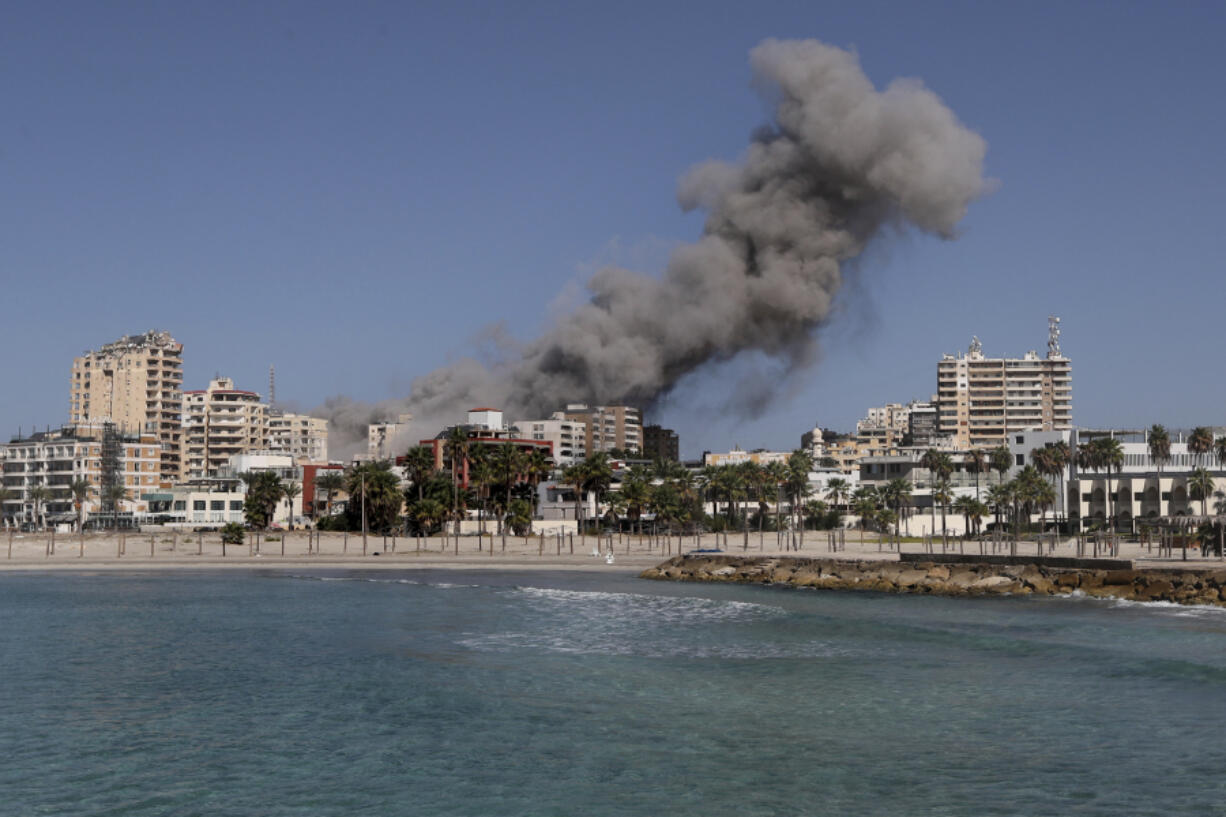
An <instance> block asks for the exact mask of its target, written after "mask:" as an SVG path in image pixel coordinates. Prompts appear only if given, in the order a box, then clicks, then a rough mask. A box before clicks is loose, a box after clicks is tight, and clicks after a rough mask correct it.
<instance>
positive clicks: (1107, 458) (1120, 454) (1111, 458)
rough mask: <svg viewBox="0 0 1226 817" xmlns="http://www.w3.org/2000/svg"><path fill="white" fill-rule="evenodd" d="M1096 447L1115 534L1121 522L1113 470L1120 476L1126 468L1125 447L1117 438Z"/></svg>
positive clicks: (1106, 439)
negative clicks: (1113, 484)
mask: <svg viewBox="0 0 1226 817" xmlns="http://www.w3.org/2000/svg"><path fill="white" fill-rule="evenodd" d="M1210 439H1213V436H1212V435H1210ZM1094 445H1095V446H1097V448H1098V461H1099V462H1100V463H1102V466H1103V468H1105V469H1106V470H1107V494H1108V495H1109V496H1110V498H1111V530H1112V532H1115V531H1116V530H1117V522H1118V521H1119V520H1117V519H1116V515H1115V492H1114V490H1112V487H1111V486H1112V484H1111V470H1112V469H1115V472H1116V475H1117V476H1118V474H1119V472H1120V470H1121V469H1122V468H1123V467H1124V446H1123V445H1121V444H1120V441H1119V440H1117V439H1116V438H1115V437H1102V438H1100V439H1098V440H1095V441H1094Z"/></svg>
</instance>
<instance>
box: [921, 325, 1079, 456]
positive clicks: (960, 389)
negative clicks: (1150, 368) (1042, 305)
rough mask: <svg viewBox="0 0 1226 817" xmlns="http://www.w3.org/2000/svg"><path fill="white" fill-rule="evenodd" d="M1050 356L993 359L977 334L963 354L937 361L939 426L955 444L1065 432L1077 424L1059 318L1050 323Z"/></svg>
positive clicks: (987, 444) (984, 445) (1069, 365)
mask: <svg viewBox="0 0 1226 817" xmlns="http://www.w3.org/2000/svg"><path fill="white" fill-rule="evenodd" d="M1050 330H1051V334H1050V336H1049V340H1048V344H1047V346H1048V352H1047V356H1046V357H1043V358H1040V357H1039V355H1038V353H1037V352H1027V353H1026V354H1025V355H1023V356H1022V357H1020V358H990V357H987V356H985V355H984V354H983V347H982V345H981V344H980V343H979V339H978V338H974V339H972V341H971V345H970V349H969V350H968V351H967V353H966V354H965V355H963V354H959V355H945V356H943V357H942V358H941V360H940V362H939V363H938V364H937V412H938V413H937V424H938V429H939V432H940V433H941V434H947V435H949V436H951V437H952V438H953V441H954V445H955V447H957V448H960V449H965V448H992V447H995V446H998V445H1005V444H1007V442H1008V440H1007V438H1008V435H1009V434H1011V433H1014V432H1018V431H1025V430H1031V429H1033V430H1039V431H1063V430H1067V429H1070V428H1072V426H1073V374H1072V363H1071V362H1070V361H1069V359H1068V358H1066V357H1064V356H1063V355H1062V354H1060V344H1059V336H1060V329H1059V318H1053V319H1052V322H1051V326H1050Z"/></svg>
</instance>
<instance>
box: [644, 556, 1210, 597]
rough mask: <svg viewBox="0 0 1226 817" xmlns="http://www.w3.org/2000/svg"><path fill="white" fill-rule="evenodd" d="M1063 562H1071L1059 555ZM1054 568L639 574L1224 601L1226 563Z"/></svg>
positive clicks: (760, 565)
mask: <svg viewBox="0 0 1226 817" xmlns="http://www.w3.org/2000/svg"><path fill="white" fill-rule="evenodd" d="M1059 561H1061V562H1072V561H1076V560H1068V559H1062V560H1059ZM1083 561H1086V562H1090V563H1088V564H1082V565H1065V564H1062V565H1060V566H1054V565H1049V564H1035V563H1034V560H1030V561H1029V562H1020V561H1019V563H1015V564H1000V563H997V564H987V563H984V562H962V561H961V560H960V559H959V560H957V561H953V560H951V561H947V562H942V561H941V559H940V557H934V556H932V555H928V556H927V558H926V559H923V558H922V557H911V558H909V559H907V560H906V561H899V562H892V561H890V562H887V561H867V560H864V561H851V560H838V559H804V558H793V557H784V556H759V557H752V556H745V557H741V556H729V555H722V554H721V555H716V554H712V555H700V556H675V557H673V558H672V559H669V560H668V561H666V562H663V563H662V564H659V565H657V566H656V567H652V568H648V569H647V570H645V571H643V573H642V574H640V575H641V576H642V578H645V579H672V580H676V581H699V582H739V583H743V584H787V585H792V586H794V587H817V588H823V589H828V590H875V591H878V592H881V593H931V594H933V595H940V596H991V595H1005V594H1013V595H1028V594H1035V595H1049V596H1054V595H1065V594H1068V593H1072V592H1074V591H1080V592H1083V593H1085V594H1086V595H1088V596H1098V597H1103V598H1117V599H1127V600H1132V601H1170V602H1175V603H1177V604H1210V605H1217V606H1220V607H1226V569H1224V568H1218V569H1213V570H1208V569H1200V570H1188V569H1177V568H1142V569H1137V568H1134V567H1132V566H1131V563H1130V562H1127V561H1118V562H1114V563H1111V562H1104V560H1092V561H1091V560H1083Z"/></svg>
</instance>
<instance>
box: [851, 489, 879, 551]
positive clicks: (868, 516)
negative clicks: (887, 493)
mask: <svg viewBox="0 0 1226 817" xmlns="http://www.w3.org/2000/svg"><path fill="white" fill-rule="evenodd" d="M851 508H852V511H853V512H854V513H855V514H856V516H858V517H860V533H861V538H863V533H864V531H865V530H867V529H868V525H869V523H870V522H872V521H873V519H874V518H875V517H876V516H877V511H878V509H879V508H880V500H879V497H878V494H877V491H876V490H875V489H874V488H873V487H872V486H871V485H862V486H860V487H859V488H857V489H856V492H855V493H854V494H852V495H851Z"/></svg>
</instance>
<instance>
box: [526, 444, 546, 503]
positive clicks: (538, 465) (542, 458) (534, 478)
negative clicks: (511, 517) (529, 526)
mask: <svg viewBox="0 0 1226 817" xmlns="http://www.w3.org/2000/svg"><path fill="white" fill-rule="evenodd" d="M552 473H553V462H552V461H551V460H550V459H549V455H548V454H546V453H545V451H544V450H543V449H540V448H536V447H534V448H533V449H532V450H531V451H530V452H529V453H528V456H527V459H526V460H525V462H524V476H525V477H526V478H527V479H528V483H529V484H530V485H531V486H532V515H533V516H536V508H537V502H538V501H539V499H540V496H539V491H538V489H539V488H540V485H541V482H543V481H544V480H546V479H548V478H549V476H550V475H551V474H552Z"/></svg>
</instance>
